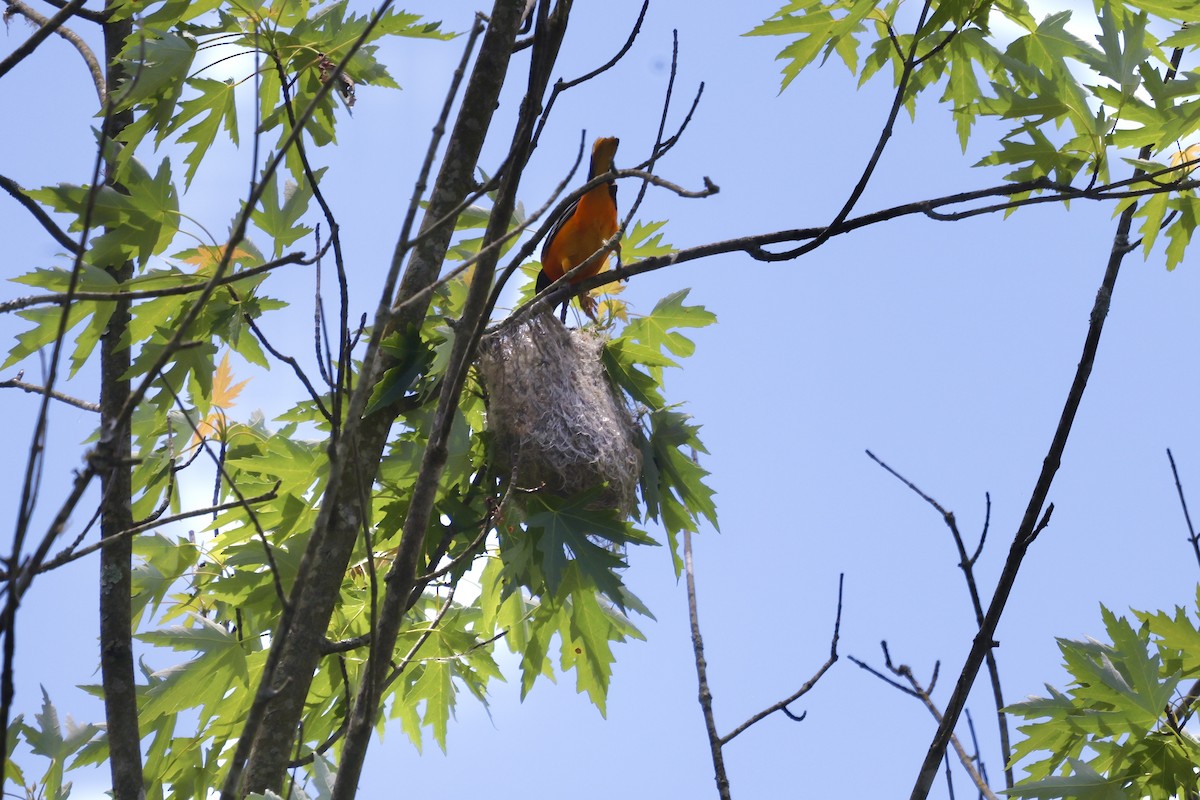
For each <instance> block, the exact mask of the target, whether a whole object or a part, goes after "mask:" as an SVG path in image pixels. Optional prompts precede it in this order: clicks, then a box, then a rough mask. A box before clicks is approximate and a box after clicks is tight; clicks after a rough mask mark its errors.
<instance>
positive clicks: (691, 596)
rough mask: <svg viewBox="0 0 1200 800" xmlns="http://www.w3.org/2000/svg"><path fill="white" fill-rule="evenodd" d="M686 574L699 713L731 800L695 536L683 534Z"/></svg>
mask: <svg viewBox="0 0 1200 800" xmlns="http://www.w3.org/2000/svg"><path fill="white" fill-rule="evenodd" d="M683 570H684V573H685V574H686V575H687V596H688V617H689V618H690V619H691V621H692V650H693V651H694V652H695V653H696V680H697V682H698V683H699V684H700V710H701V711H702V712H703V713H704V729H705V730H706V731H708V744H709V747H710V748H711V750H712V761H713V774H714V776H715V778H716V781H717V794H718V795H719V796H720V797H721V800H730V795H729V776H728V775H727V774H726V773H725V756H724V755H723V754H722V752H721V747H722V742H721V736H720V734H718V733H717V723H716V719H715V718H714V717H713V710H712V692H711V691H710V690H709V688H708V664H707V663H706V662H705V660H704V641H703V640H702V639H701V638H700V616H699V614H698V612H697V610H696V577H695V573H694V570H693V568H692V532H691V531H689V530H687V529H686V528H684V530H683Z"/></svg>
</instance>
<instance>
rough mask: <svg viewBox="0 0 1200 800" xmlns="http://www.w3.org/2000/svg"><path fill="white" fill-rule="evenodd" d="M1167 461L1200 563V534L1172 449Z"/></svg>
mask: <svg viewBox="0 0 1200 800" xmlns="http://www.w3.org/2000/svg"><path fill="white" fill-rule="evenodd" d="M1167 459H1168V460H1169V461H1170V462H1171V474H1172V475H1173V476H1175V491H1176V492H1178V493H1179V505H1180V507H1181V508H1182V509H1183V520H1184V522H1186V523H1187V528H1188V541H1189V542H1191V545H1192V550H1193V551H1194V552H1195V553H1196V561H1197V563H1200V533H1197V531H1196V528H1195V526H1193V525H1192V515H1191V514H1189V513H1188V507H1187V500H1186V499H1184V496H1183V484H1182V483H1180V481H1179V470H1178V469H1176V468H1175V456H1174V455H1173V454H1172V453H1171V448H1169V447H1168V448H1167Z"/></svg>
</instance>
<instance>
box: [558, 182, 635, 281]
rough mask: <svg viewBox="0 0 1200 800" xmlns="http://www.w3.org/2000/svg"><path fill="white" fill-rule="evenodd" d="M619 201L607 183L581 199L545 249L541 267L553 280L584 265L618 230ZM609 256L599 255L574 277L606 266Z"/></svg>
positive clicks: (591, 273)
mask: <svg viewBox="0 0 1200 800" xmlns="http://www.w3.org/2000/svg"><path fill="white" fill-rule="evenodd" d="M617 227H618V226H617V204H616V201H615V200H614V199H613V196H612V193H611V191H610V189H609V187H608V186H607V185H601V186H597V187H596V188H595V189H592V190H591V191H590V192H588V193H587V194H585V195H584V196H583V197H581V198H579V204H578V205H577V206H576V207H575V209H574V213H571V214H570V215H569V216H568V217H567V219H566V220H564V221H563V224H562V226H561V227H559V228H558V230H557V231H555V233H554V235H553V237H552V238H551V240H550V241H549V242H548V243H547V244H546V247H545V248H544V249H543V250H542V270H543V271H544V272H545V273H546V277H547V278H549V279H550V280H552V281H554V280H558V279H559V278H561V277H562V276H563V275H564V274H566V273H567V272H568V271H569V270H571V269H572V268H574V267H576V266H577V265H579V264H582V263H583V262H584V261H586V260H587V259H588V258H589V257H590V256H591V255H592V254H593V253H595V252H596V251H597V250H599V249H600V248H601V247H602V246H603V245H604V242H605V241H607V240H608V239H609V237H611V236H612V235H613V234H614V233H616V232H617ZM610 251H611V248H610ZM607 260H608V258H607V256H604V257H602V258H599V259H597V260H596V263H594V264H592V265H591V266H590V267H588V268H587V269H586V270H584V271H583V272H582V273H579V274H577V275H575V277H573V278H572V279H571V282H572V283H578V282H580V281H582V280H583V279H584V278H590V277H591V276H593V275H595V274H596V273H597V272H599V271H600V270H601V268H603V267H604V264H605V262H606V261H607Z"/></svg>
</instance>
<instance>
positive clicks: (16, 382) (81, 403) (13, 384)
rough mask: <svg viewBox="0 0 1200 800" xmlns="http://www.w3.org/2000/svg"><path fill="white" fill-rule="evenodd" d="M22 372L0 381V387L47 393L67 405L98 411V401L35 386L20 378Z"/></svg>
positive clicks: (33, 392)
mask: <svg viewBox="0 0 1200 800" xmlns="http://www.w3.org/2000/svg"><path fill="white" fill-rule="evenodd" d="M24 374H25V373H24V371H21V372H18V373H17V377H15V378H9V379H8V380H6V381H0V389H21V390H22V391H26V392H29V393H30V394H48V395H50V396H51V397H53V398H54V399H55V400H61V401H62V402H64V403H66V404H67V405H69V406H75V407H76V408H82V409H83V410H84V411H94V412H96V413H99V412H100V405H99V404H98V403H92V402H89V401H87V400H80V399H79V398H78V397H72V396H71V395H69V394H63V393H62V392H60V391H57V390H54V389H47V388H46V387H45V386H37V385H35V384H32V383H26V382H25V381H23V380H21V376H22V375H24Z"/></svg>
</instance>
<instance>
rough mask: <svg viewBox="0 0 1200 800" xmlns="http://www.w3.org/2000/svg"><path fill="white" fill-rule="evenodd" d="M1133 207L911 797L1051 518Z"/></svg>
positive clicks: (932, 763) (1124, 218)
mask: <svg viewBox="0 0 1200 800" xmlns="http://www.w3.org/2000/svg"><path fill="white" fill-rule="evenodd" d="M1181 56H1182V50H1180V49H1176V50H1175V52H1174V53H1173V55H1172V68H1171V70H1170V71H1168V73H1167V75H1166V80H1168V81H1169V80H1171V79H1172V78H1174V73H1175V68H1176V66H1177V65H1178V63H1179V58H1180V57H1181ZM1151 153H1152V150H1151V148H1150V147H1149V146H1147V147H1143V148H1142V150H1141V152H1140V153H1139V158H1141V159H1142V160H1146V159H1148V158H1149V157H1150V155H1151ZM1145 175H1146V173H1145V172H1144V171H1143V170H1141V169H1135V170H1134V173H1133V177H1132V178H1131V179H1130V180H1131V181H1135V182H1136V181H1138V180H1141V179H1143V178H1144V177H1145ZM1136 211H1137V204H1136V203H1130V204H1129V205H1128V206H1127V207H1126V208H1125V210H1124V211H1123V212H1121V217H1120V220H1119V222H1118V223H1117V231H1116V234H1115V235H1114V236H1113V244H1112V249H1111V251H1110V253H1109V257H1108V264H1107V265H1106V267H1105V270H1104V277H1103V278H1102V279H1101V281H1100V287H1099V289H1097V291H1096V300H1095V302H1094V303H1093V305H1092V313H1091V319H1090V322H1089V324H1088V331H1087V336H1086V338H1085V339H1084V343H1083V353H1082V354H1081V355H1080V358H1079V365H1078V367H1077V368H1076V370H1075V377H1074V379H1073V380H1072V381H1071V388H1070V389H1069V390H1068V392H1067V398H1066V401H1065V402H1064V404H1063V410H1062V415H1061V416H1060V417H1059V421H1058V426H1057V428H1056V429H1055V431H1054V438H1053V439H1052V440H1051V442H1050V447H1049V449H1048V450H1047V452H1046V458H1045V459H1044V460H1043V462H1042V469H1041V472H1040V473H1039V475H1038V480H1037V483H1036V484H1035V485H1034V489H1033V493H1032V495H1031V496H1030V498H1029V504H1028V505H1027V506H1026V508H1025V514H1024V516H1023V517H1022V518H1021V524H1020V526H1019V527H1018V528H1017V532H1016V534H1015V535H1014V536H1013V542H1012V545H1011V547H1010V549H1009V553H1008V558H1007V559H1006V561H1005V563H1004V568H1003V570H1002V571H1001V573H1000V579H999V581H998V582H997V585H996V590H995V593H994V594H993V595H992V601H991V604H990V605H989V606H988V610H987V614H986V615H985V617H984V621H983V624H982V625H980V628H979V633H978V634H977V635H976V636H975V640H974V642H972V644H971V650H970V652H969V653H968V655H967V660H966V663H965V664H964V665H963V668H962V672H961V673H960V674H959V678H958V683H957V684H956V685H955V687H954V692H953V694H951V695H950V700H949V701H948V702H947V704H946V711H945V716H944V717H943V718H942V720H941V722H940V724H939V726H938V730H937V733H936V734H935V735H934V737H933V741H932V742H931V743H930V745H929V751H928V752H927V753H926V755H925V762H924V763H923V764H922V765H921V770H920V772H919V773H918V775H917V780H916V783H915V784H914V785H913V790H912V794H911V800H925V798H926V797H927V796H928V794H929V790H930V788H932V786H933V781H934V778H935V776H936V773H937V765H938V762H939V761H941V758H942V754H943V753H944V752H945V751H946V745H947V743H948V742H949V740H950V736H951V734H952V733H953V730H954V726H955V724H956V723H957V722H958V717H959V715H960V714H962V710H963V706H964V705H966V701H967V695H968V694H969V693H970V691H971V686H972V685H974V683H975V676H976V675H977V674H978V673H979V667H980V665H981V664H982V662H983V660H984V657H985V654H986V653H987V652H988V651H989V650H991V649H992V648H993V647H995V646H996V642H995V640H994V637H995V634H996V627H997V626H998V625H999V624H1000V617H1001V615H1002V614H1003V613H1004V607H1005V605H1006V604H1007V603H1008V597H1009V595H1010V594H1011V593H1012V588H1013V585H1014V584H1015V583H1016V579H1017V573H1018V572H1019V571H1020V568H1021V563H1022V561H1023V560H1024V558H1025V553H1026V551H1027V550H1028V548H1029V545H1030V544H1032V542H1033V540H1034V539H1035V538H1036V537H1037V534H1038V533H1039V532H1040V531H1041V530H1042V529H1043V528H1044V527H1045V525H1046V524H1048V522H1049V518H1050V513H1051V511H1052V509H1053V504H1051V505H1050V506H1048V507H1046V510H1045V512H1044V513H1043V511H1042V508H1043V506H1045V504H1046V499H1047V496H1048V495H1049V494H1050V486H1051V485H1052V484H1053V482H1054V476H1055V474H1056V473H1057V472H1058V467H1059V465H1060V464H1061V463H1062V454H1063V450H1065V449H1066V446H1067V439H1068V438H1069V437H1070V435H1071V428H1072V426H1073V424H1074V422H1075V415H1076V413H1077V412H1078V411H1079V405H1080V403H1081V402H1082V401H1083V393H1084V391H1085V390H1086V389H1087V383H1088V378H1089V377H1090V376H1091V374H1092V366H1093V365H1094V364H1095V362H1096V352H1097V350H1098V349H1099V346H1100V334H1101V333H1102V332H1103V330H1104V321H1105V319H1106V318H1107V317H1108V309H1109V305H1110V304H1111V302H1112V293H1113V290H1114V289H1115V288H1116V283H1117V275H1118V274H1119V273H1120V270H1121V263H1122V261H1123V260H1124V258H1125V256H1126V254H1128V252H1129V249H1128V245H1129V231H1130V229H1131V228H1132V226H1133V215H1134V213H1135V212H1136ZM1039 514H1041V515H1042V519H1041V522H1040V523H1039V522H1035V521H1036V520H1037V519H1038V515H1039Z"/></svg>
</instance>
